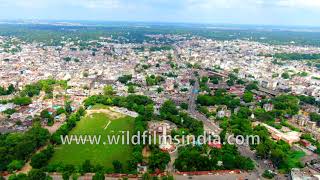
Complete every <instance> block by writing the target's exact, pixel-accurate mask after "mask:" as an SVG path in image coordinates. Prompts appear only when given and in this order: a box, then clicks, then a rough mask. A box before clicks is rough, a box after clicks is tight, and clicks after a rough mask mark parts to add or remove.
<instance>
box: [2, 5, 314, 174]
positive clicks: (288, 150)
mask: <svg viewBox="0 0 320 180" xmlns="http://www.w3.org/2000/svg"><path fill="white" fill-rule="evenodd" d="M288 1H290V0H288ZM19 2H20V1H19ZM57 2H59V3H62V2H60V1H57ZM92 2H95V1H92ZM97 2H98V1H97ZM188 2H189V1H188ZM263 2H264V1H263ZM281 2H282V1H281ZM79 3H80V2H79ZM81 3H83V2H82V1H81ZM140 3H141V2H140ZM163 3H165V4H166V3H168V2H163ZM17 4H18V1H17ZM146 4H147V2H146ZM169 4H170V3H169ZM169 4H166V5H169ZM302 4H303V3H302ZM6 5H8V7H9V6H10V7H11V6H12V7H13V4H10V3H9V2H7V3H5V2H4V3H3V7H5V6H6ZM40 5H41V4H40ZM40 5H39V6H40ZM95 5H97V6H100V5H101V6H103V5H110V4H109V3H107V1H105V2H104V3H102V2H100V1H99V3H97V4H95ZM119 6H120V5H119ZM270 6H271V5H270ZM90 7H91V6H90ZM93 7H94V8H96V6H93ZM112 7H113V6H112ZM303 7H304V6H303ZM308 7H309V6H308ZM317 7H318V6H317ZM1 8H2V7H0V9H1ZM39 8H41V7H39ZM53 8H55V6H54V7H53ZM91 8H92V7H91ZM114 8H115V9H117V8H119V7H117V6H116V5H114ZM230 8H233V7H230ZM213 9H214V8H213ZM71 10H73V9H70V11H71ZM129 10H131V9H130V8H128V11H129ZM158 10H162V9H158ZM6 11H7V10H6ZM50 11H51V10H50ZM310 11H311V10H310ZM62 12H63V10H61V13H62ZM74 12H75V11H74ZM22 13H23V12H22ZM34 13H36V12H34ZM75 13H77V12H75ZM239 13H240V12H239ZM198 14H200V12H198ZM43 15H44V16H45V17H46V15H47V14H46V13H43ZM240 15H241V14H240ZM78 16H79V17H81V16H80V15H78ZM135 16H137V17H140V16H146V15H145V14H139V13H137V14H135ZM150 16H151V17H150V18H156V19H157V18H158V17H154V16H155V15H154V14H153V13H152V14H150ZM3 17H6V16H3ZM57 17H60V16H57ZM119 17H120V16H119ZM159 17H160V16H159ZM168 17H169V16H168ZM199 17H200V15H199ZM194 18H195V19H197V18H198V16H197V17H194ZM292 18H294V17H292ZM8 19H9V20H8ZM13 19H14V20H12V19H11V20H10V18H4V19H3V20H1V22H0V179H1V180H2V179H6V180H51V179H52V180H62V179H63V180H69V179H73V180H76V179H79V180H89V179H93V180H104V179H107V180H109V179H110V180H120V179H121V180H125V179H142V180H156V179H158V180H173V179H177V180H186V179H196V180H198V179H199V180H202V179H203V180H207V179H208V180H209V179H214V180H216V179H217V180H219V179H221V180H224V179H230V180H241V179H242V180H245V179H246V180H256V179H277V180H278V179H279V180H286V179H290V180H304V179H307V180H316V179H320V158H319V154H320V114H319V113H320V112H319V108H320V86H319V85H320V28H318V27H317V26H316V25H315V26H312V27H311V26H310V27H309V26H296V25H295V24H292V25H277V24H272V25H244V23H239V24H238V25H237V24H236V23H237V22H235V24H232V23H231V24H220V23H205V22H194V21H196V20H194V21H192V22H184V23H175V22H171V21H169V20H167V19H164V21H168V22H161V19H159V22H157V21H155V20H154V21H152V22H151V21H146V22H143V21H141V22H140V21H139V20H140V19H137V20H136V21H134V20H133V19H130V18H128V21H122V20H121V21H107V20H106V21H103V20H100V19H98V18H97V20H96V21H94V20H91V19H88V20H81V21H80V20H75V19H73V20H54V19H51V20H39V19H41V18H35V19H33V18H20V17H18V16H17V17H14V18H13ZM22 19H24V20H22ZM66 19H69V18H66ZM177 20H178V21H179V18H177ZM208 139H210V140H208Z"/></svg>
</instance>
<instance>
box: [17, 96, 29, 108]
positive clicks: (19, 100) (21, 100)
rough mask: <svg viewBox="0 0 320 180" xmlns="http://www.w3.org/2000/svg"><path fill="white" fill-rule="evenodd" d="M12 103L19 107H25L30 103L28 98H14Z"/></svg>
mask: <svg viewBox="0 0 320 180" xmlns="http://www.w3.org/2000/svg"><path fill="white" fill-rule="evenodd" d="M13 103H14V104H16V105H20V106H26V105H29V104H31V103H32V100H31V98H30V97H15V98H14V99H13Z"/></svg>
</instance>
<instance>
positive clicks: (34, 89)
mask: <svg viewBox="0 0 320 180" xmlns="http://www.w3.org/2000/svg"><path fill="white" fill-rule="evenodd" d="M54 85H59V86H61V87H63V88H65V89H66V88H67V81H64V80H55V79H45V80H40V81H38V82H36V83H33V84H28V85H26V86H25V87H24V88H23V90H22V91H21V93H20V96H22V97H24V96H29V97H33V96H38V95H39V94H40V91H41V90H43V91H45V93H46V95H47V97H48V98H52V96H53V94H52V92H53V86H54Z"/></svg>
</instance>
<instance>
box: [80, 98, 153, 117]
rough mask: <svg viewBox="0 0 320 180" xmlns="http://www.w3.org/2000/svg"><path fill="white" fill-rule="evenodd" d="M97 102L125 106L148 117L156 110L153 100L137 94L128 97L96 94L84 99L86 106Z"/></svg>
mask: <svg viewBox="0 0 320 180" xmlns="http://www.w3.org/2000/svg"><path fill="white" fill-rule="evenodd" d="M95 104H104V105H112V106H118V107H125V108H127V109H129V110H133V111H135V112H137V113H139V114H140V115H142V116H144V117H146V118H148V119H150V118H151V117H152V115H153V111H154V107H153V101H152V100H151V99H150V98H149V97H147V96H142V95H135V94H131V95H129V96H127V97H121V96H103V95H95V96H91V97H89V98H87V99H86V100H85V101H84V105H85V106H86V107H89V106H92V105H95Z"/></svg>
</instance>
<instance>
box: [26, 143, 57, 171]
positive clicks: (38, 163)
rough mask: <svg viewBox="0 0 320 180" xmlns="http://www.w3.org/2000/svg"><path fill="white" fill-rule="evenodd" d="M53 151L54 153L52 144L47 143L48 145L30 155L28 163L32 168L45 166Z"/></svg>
mask: <svg viewBox="0 0 320 180" xmlns="http://www.w3.org/2000/svg"><path fill="white" fill-rule="evenodd" d="M53 153H54V149H53V146H52V145H48V147H47V148H46V149H45V150H43V151H41V152H39V153H37V154H35V155H33V156H32V158H31V163H30V165H31V166H32V168H36V169H41V168H43V167H46V166H47V165H48V162H49V160H50V158H51V157H52V155H53Z"/></svg>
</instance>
